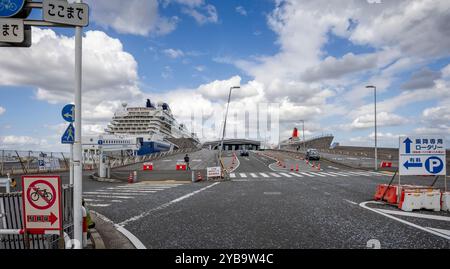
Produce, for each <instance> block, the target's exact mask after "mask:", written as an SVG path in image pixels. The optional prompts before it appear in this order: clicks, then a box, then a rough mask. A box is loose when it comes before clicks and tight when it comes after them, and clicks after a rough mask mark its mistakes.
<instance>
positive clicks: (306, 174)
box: [300, 172, 314, 177]
mask: <svg viewBox="0 0 450 269" xmlns="http://www.w3.org/2000/svg"><path fill="white" fill-rule="evenodd" d="M300 174H302V175H305V176H307V177H314V176H313V175H310V174H308V173H304V172H300Z"/></svg>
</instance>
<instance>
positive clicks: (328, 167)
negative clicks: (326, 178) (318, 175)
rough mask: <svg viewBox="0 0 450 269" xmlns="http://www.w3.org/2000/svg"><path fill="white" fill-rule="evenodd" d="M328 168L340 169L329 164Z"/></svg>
mask: <svg viewBox="0 0 450 269" xmlns="http://www.w3.org/2000/svg"><path fill="white" fill-rule="evenodd" d="M328 168H331V169H335V170H340V169H339V168H337V167H334V166H328Z"/></svg>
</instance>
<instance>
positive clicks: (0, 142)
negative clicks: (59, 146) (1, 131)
mask: <svg viewBox="0 0 450 269" xmlns="http://www.w3.org/2000/svg"><path fill="white" fill-rule="evenodd" d="M47 144H48V142H47V140H45V139H37V138H33V137H30V136H14V135H9V136H0V147H2V148H4V149H6V148H8V147H12V148H15V147H16V146H17V147H20V148H21V147H22V146H44V145H47Z"/></svg>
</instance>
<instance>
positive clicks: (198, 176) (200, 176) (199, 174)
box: [197, 172, 203, 181]
mask: <svg viewBox="0 0 450 269" xmlns="http://www.w3.org/2000/svg"><path fill="white" fill-rule="evenodd" d="M202 180H203V178H202V173H200V172H197V181H202Z"/></svg>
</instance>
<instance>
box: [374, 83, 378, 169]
mask: <svg viewBox="0 0 450 269" xmlns="http://www.w3.org/2000/svg"><path fill="white" fill-rule="evenodd" d="M374 97H375V171H378V148H377V146H378V145H377V87H374Z"/></svg>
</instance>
